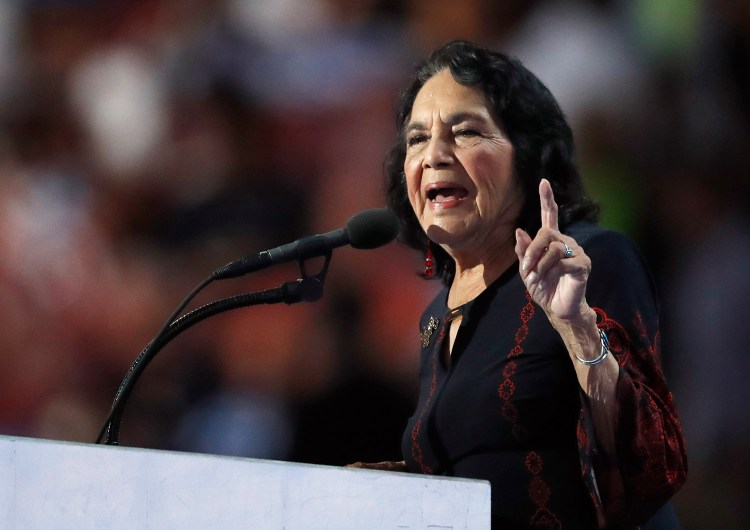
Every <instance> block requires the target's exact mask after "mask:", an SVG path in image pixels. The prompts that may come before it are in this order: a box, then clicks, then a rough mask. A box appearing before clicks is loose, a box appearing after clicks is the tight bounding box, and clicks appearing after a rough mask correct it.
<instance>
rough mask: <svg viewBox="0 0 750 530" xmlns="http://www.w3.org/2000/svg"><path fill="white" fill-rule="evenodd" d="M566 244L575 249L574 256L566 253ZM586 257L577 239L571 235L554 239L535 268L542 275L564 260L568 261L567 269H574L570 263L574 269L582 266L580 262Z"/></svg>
mask: <svg viewBox="0 0 750 530" xmlns="http://www.w3.org/2000/svg"><path fill="white" fill-rule="evenodd" d="M566 244H567V245H568V247H570V249H571V250H572V251H573V256H571V257H566V255H565V249H566V246H565V245H566ZM585 258H586V256H585V254H584V252H583V249H581V248H580V247H578V246H577V245H576V242H575V240H574V239H573V238H571V237H564V239H563V240H562V241H553V242H551V243H550V244H549V247H548V249H547V252H545V253H544V254H543V255H542V256H541V257H540V258H539V261H538V262H537V264H536V267H535V268H534V270H535V271H536V272H537V273H538V274H539V275H540V276H544V275H545V274H547V272H548V271H549V270H550V269H551V268H552V267H554V266H555V265H557V264H558V263H560V262H562V261H564V262H566V263H565V265H566V270H572V269H571V268H570V267H568V265H573V266H574V267H573V269H574V268H576V267H578V266H580V263H578V262H581V261H582V260H583V261H585Z"/></svg>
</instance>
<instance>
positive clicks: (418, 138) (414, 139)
mask: <svg viewBox="0 0 750 530" xmlns="http://www.w3.org/2000/svg"><path fill="white" fill-rule="evenodd" d="M425 141H427V135H426V134H413V135H411V136H409V137H408V138H407V139H406V145H407V147H412V146H414V145H417V144H420V143H422V142H425Z"/></svg>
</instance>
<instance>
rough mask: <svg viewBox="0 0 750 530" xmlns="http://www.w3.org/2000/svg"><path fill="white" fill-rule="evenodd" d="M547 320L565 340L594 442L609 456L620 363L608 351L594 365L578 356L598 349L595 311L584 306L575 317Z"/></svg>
mask: <svg viewBox="0 0 750 530" xmlns="http://www.w3.org/2000/svg"><path fill="white" fill-rule="evenodd" d="M550 322H551V323H552V325H553V326H554V327H555V329H556V330H557V332H558V333H559V334H560V337H561V338H562V340H563V342H564V343H565V347H566V349H567V350H568V355H570V360H571V362H572V363H573V367H574V368H575V372H576V376H577V378H578V384H579V385H580V387H581V389H582V390H583V393H584V395H585V396H586V398H587V402H588V408H589V410H590V412H591V419H592V421H593V424H594V425H593V426H594V430H595V436H596V440H597V445H598V447H599V449H600V451H601V452H602V456H604V457H605V458H608V459H609V458H613V457H614V453H615V424H616V421H617V401H616V399H615V396H616V391H617V379H618V376H619V372H620V367H619V365H618V364H617V360H616V359H615V358H614V356H613V355H611V354H607V355H606V356H605V357H604V359H603V360H602V361H601V362H599V363H597V364H594V365H587V364H585V363H583V362H581V360H580V359H584V360H593V359H596V358H597V357H599V355H600V353H601V352H602V342H601V339H600V335H599V330H598V328H597V326H596V313H595V312H594V310H593V309H591V308H590V307H588V306H586V307H585V308H584V309H583V310H582V312H581V315H580V317H579V318H576V319H574V320H565V321H563V320H560V319H556V318H554V317H551V318H550Z"/></svg>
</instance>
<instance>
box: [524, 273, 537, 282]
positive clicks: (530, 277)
mask: <svg viewBox="0 0 750 530" xmlns="http://www.w3.org/2000/svg"><path fill="white" fill-rule="evenodd" d="M538 276H539V275H538V274H537V273H536V272H534V271H531V272H530V273H529V275H528V276H526V283H527V284H529V283H534V282H536V280H537V278H538Z"/></svg>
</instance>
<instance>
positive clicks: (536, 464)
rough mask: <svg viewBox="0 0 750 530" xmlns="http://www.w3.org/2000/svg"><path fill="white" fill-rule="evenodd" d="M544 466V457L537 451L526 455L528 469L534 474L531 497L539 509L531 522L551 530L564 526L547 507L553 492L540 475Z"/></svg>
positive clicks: (530, 485) (534, 525)
mask: <svg viewBox="0 0 750 530" xmlns="http://www.w3.org/2000/svg"><path fill="white" fill-rule="evenodd" d="M543 467H544V462H543V460H542V457H541V456H540V455H539V454H538V453H536V452H535V451H531V452H529V454H528V455H526V469H528V470H529V472H530V473H531V474H532V475H534V477H533V478H532V479H531V483H530V484H529V498H530V499H531V500H532V501H533V502H534V504H535V505H536V507H537V509H536V512H534V515H533V516H532V517H531V521H529V523H530V524H531V526H532V527H533V528H545V529H549V530H554V529H559V528H562V523H561V522H560V520H559V519H558V518H557V516H556V515H555V514H554V513H552V512H551V511H550V510H549V508H547V503H548V502H549V498H550V496H551V494H552V492H551V490H550V487H549V485H548V484H547V482H545V480H544V479H543V478H541V477H540V476H539V475H540V474H541V472H542V469H543Z"/></svg>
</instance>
